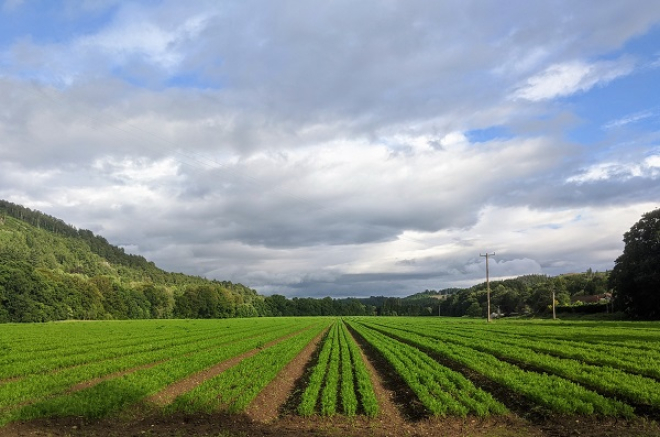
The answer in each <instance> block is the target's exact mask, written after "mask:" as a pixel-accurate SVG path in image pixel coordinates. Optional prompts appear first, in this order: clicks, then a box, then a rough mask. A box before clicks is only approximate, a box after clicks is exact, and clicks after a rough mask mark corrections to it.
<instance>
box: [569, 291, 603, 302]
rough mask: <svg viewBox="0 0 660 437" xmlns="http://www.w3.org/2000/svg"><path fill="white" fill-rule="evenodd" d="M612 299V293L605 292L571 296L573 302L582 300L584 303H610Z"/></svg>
mask: <svg viewBox="0 0 660 437" xmlns="http://www.w3.org/2000/svg"><path fill="white" fill-rule="evenodd" d="M611 300H612V293H603V294H590V295H587V296H573V297H571V303H576V302H582V303H584V304H589V303H610V301H611Z"/></svg>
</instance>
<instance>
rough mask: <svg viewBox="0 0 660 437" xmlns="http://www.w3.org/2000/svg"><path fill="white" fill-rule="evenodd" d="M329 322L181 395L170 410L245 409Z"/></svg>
mask: <svg viewBox="0 0 660 437" xmlns="http://www.w3.org/2000/svg"><path fill="white" fill-rule="evenodd" d="M327 325H328V323H327V321H325V322H322V323H316V324H315V325H313V326H312V327H310V328H309V329H306V330H305V331H303V332H300V333H298V334H297V335H295V336H293V337H291V338H288V339H286V340H284V341H281V342H279V343H278V344H276V345H274V346H271V347H268V348H265V349H263V350H261V351H260V352H259V353H258V354H256V355H254V356H252V357H250V358H247V359H245V360H243V361H241V362H240V363H239V364H237V365H236V366H234V367H231V368H229V369H227V370H226V371H224V372H222V373H221V374H219V375H218V376H215V377H213V378H211V379H209V380H207V381H205V382H203V383H202V384H200V385H199V386H197V387H196V388H195V389H194V390H192V391H190V392H188V393H185V394H183V395H181V396H179V397H178V398H177V399H176V400H175V401H174V402H173V403H172V404H171V405H170V406H169V407H168V408H167V409H168V411H170V412H175V411H183V412H186V413H197V412H206V413H212V412H214V411H218V410H226V411H227V412H230V413H237V412H242V411H244V410H245V408H246V407H247V406H248V405H249V404H250V402H252V401H253V400H254V398H255V397H256V396H257V395H258V394H259V393H260V392H261V391H262V390H263V389H264V388H265V387H266V386H267V385H268V384H269V383H270V382H271V381H272V380H273V379H275V377H276V376H277V374H278V373H279V372H281V371H282V369H283V368H284V366H286V365H287V364H288V363H289V362H290V361H291V360H292V359H293V358H295V356H296V355H298V354H299V353H300V352H301V350H302V349H303V348H304V347H305V346H306V345H307V344H309V342H310V341H311V340H312V339H313V338H314V337H316V336H318V335H319V334H320V332H321V331H322V330H323V329H326V327H327Z"/></svg>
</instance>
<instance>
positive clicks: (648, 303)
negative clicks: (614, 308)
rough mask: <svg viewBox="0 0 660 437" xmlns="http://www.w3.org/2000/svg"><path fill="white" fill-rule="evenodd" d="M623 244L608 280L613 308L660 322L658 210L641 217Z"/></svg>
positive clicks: (659, 235)
mask: <svg viewBox="0 0 660 437" xmlns="http://www.w3.org/2000/svg"><path fill="white" fill-rule="evenodd" d="M623 241H624V243H625V247H624V249H623V254H622V255H621V256H620V257H619V258H617V260H616V261H615V264H614V269H613V270H612V275H611V276H610V284H611V286H612V288H614V290H615V301H616V304H617V305H618V306H619V307H620V308H621V309H623V310H624V311H626V312H627V313H628V314H630V315H631V316H634V317H643V318H649V319H660V209H656V210H654V211H651V212H648V213H646V214H644V215H643V216H642V218H641V219H640V220H639V221H638V222H637V223H635V224H634V225H633V227H632V228H630V231H628V232H626V233H625V234H624V236H623Z"/></svg>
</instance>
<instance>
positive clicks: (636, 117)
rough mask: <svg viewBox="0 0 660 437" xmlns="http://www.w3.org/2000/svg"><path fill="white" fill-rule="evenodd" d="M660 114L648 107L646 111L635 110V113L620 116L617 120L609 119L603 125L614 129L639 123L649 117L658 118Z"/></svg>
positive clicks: (605, 127)
mask: <svg viewBox="0 0 660 437" xmlns="http://www.w3.org/2000/svg"><path fill="white" fill-rule="evenodd" d="M659 115H660V114H659V113H658V111H657V110H655V109H647V110H644V111H639V112H635V113H633V114H629V115H626V116H625V117H621V118H618V119H616V120H612V121H609V122H607V123H605V125H603V128H604V129H614V128H620V127H622V126H626V125H628V124H632V123H637V122H638V121H641V120H646V119H649V118H657V117H658V116H659Z"/></svg>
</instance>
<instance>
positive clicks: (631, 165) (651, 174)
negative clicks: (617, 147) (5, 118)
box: [566, 155, 660, 184]
mask: <svg viewBox="0 0 660 437" xmlns="http://www.w3.org/2000/svg"><path fill="white" fill-rule="evenodd" d="M658 176H660V155H651V156H648V157H646V158H644V159H643V160H642V161H641V162H601V163H597V164H593V165H591V166H589V167H587V168H585V169H583V170H582V171H581V172H580V173H579V174H577V175H574V176H571V177H569V178H568V179H567V180H566V182H568V183H576V184H585V183H593V182H598V181H608V180H618V181H626V180H628V179H631V178H649V179H655V178H657V177H658Z"/></svg>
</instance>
